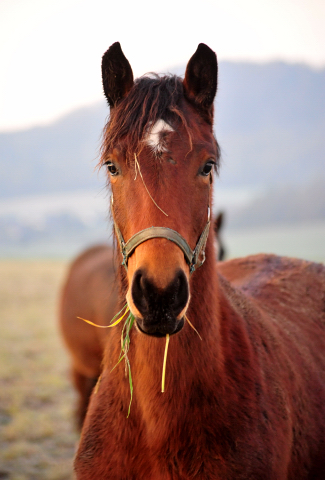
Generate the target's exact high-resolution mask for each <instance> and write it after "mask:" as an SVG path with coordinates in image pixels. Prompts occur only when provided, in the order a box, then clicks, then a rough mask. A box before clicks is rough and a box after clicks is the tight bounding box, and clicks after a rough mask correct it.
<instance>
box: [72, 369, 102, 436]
mask: <svg viewBox="0 0 325 480" xmlns="http://www.w3.org/2000/svg"><path fill="white" fill-rule="evenodd" d="M72 379H73V383H74V386H75V388H76V389H77V391H78V393H79V400H78V406H77V410H76V413H75V416H76V423H77V427H78V429H79V430H81V428H82V425H83V423H84V420H85V416H86V413H87V409H88V404H89V400H90V395H91V393H92V391H93V389H94V387H95V385H96V383H97V380H98V377H96V378H89V377H86V376H85V375H83V374H82V373H80V372H78V370H76V369H75V368H73V369H72Z"/></svg>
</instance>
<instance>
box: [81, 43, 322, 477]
mask: <svg viewBox="0 0 325 480" xmlns="http://www.w3.org/2000/svg"><path fill="white" fill-rule="evenodd" d="M116 52H117V53H116ZM117 60H118V62H120V63H119V69H118V70H115V74H116V75H120V77H119V78H120V81H121V82H124V83H123V85H124V87H125V88H124V87H123V85H122V86H120V87H119V89H118V92H114V91H113V92H111V90H110V88H111V87H110V85H109V82H108V83H106V84H105V85H104V89H105V93H106V96H107V98H108V101H109V103H110V105H111V107H112V109H113V111H112V125H113V133H112V132H111V131H110V123H109V124H108V126H107V130H106V137H105V142H104V143H105V146H104V151H103V161H106V158H109V161H110V162H111V163H112V164H113V165H115V166H116V168H117V169H118V175H116V176H115V175H114V176H112V178H111V183H112V191H113V195H114V207H113V210H114V218H115V221H117V222H118V225H119V228H120V229H121V230H122V233H123V236H124V238H130V236H131V235H133V234H134V233H135V232H136V231H139V230H141V229H143V228H145V227H146V226H149V225H150V223H149V225H148V222H152V223H151V224H153V225H164V226H168V227H170V228H173V229H175V230H177V231H178V232H179V233H180V234H181V235H183V237H184V238H185V239H186V240H187V242H188V243H189V244H190V245H192V246H193V245H195V242H196V239H197V237H198V235H199V234H200V232H201V231H202V227H203V226H204V224H205V222H206V215H207V214H206V207H207V204H208V203H209V202H210V204H211V196H210V193H211V192H210V188H209V177H208V176H205V175H202V166H204V165H206V163H205V162H207V160H208V159H209V158H211V157H212V158H215V159H216V160H217V157H218V149H217V144H216V142H215V141H214V139H213V134H212V110H213V109H212V100H213V97H214V93H215V87H216V72H217V66H216V59H215V57H214V54H213V52H211V50H210V49H208V47H206V46H202V45H200V46H199V47H198V50H197V52H196V53H195V55H194V56H193V57H192V59H191V60H190V62H189V66H188V68H187V71H186V75H185V80H184V82H183V84H182V83H181V82H180V80H175V82H176V83H175V85H176V87H177V88H176V87H175V89H174V90H173V92H176V91H177V92H178V94H177V95H178V97H177V98H176V99H175V101H174V100H173V102H171V105H172V106H173V109H174V110H173V111H174V113H175V109H176V111H177V112H178V113H177V115H178V117H177V119H176V118H175V116H171V117H170V118H169V117H168V115H167V113H166V112H165V110H164V109H162V110H161V111H160V110H159V108H160V107H159V106H161V105H162V103H161V101H160V100H159V98H158V96H155V97H152V96H148V97H146V101H143V102H142V104H143V109H142V110H141V112H142V114H143V115H144V113H143V112H147V114H146V115H149V116H148V118H149V120H148V118H147V117H146V118H147V120H148V122H149V124H148V123H147V124H146V121H145V120H143V122H142V120H141V122H142V123H141V122H140V124H139V122H138V119H137V118H136V115H135V113H136V112H135V110H134V108H133V107H134V100H135V98H136V97H137V94H139V95H140V93H141V92H140V90H139V89H140V87H141V86H143V88H149V87H150V88H151V87H152V88H156V89H159V86H158V83H154V82H156V80H155V81H153V82H150V81H148V82H147V81H144V82H142V83H141V81H140V82H139V83H138V84H135V86H134V87H131V86H130V85H131V81H130V76H129V75H130V68H129V64H128V62H127V63H125V65H124V68H123V62H124V60H123V55H122V56H121V51H120V48H119V46H118V44H114V45H113V47H111V49H109V50H108V52H107V53H106V54H105V56H104V60H103V78H104V79H106V77H107V75H108V73H107V72H111V74H112V75H113V74H114V65H115V63H116V61H117ZM211 65H212V67H211V68H210V66H211ZM173 81H174V80H172V82H171V84H173ZM162 83H163V84H164V87H163V88H164V89H166V88H167V87H168V86H169V85H170V83H169V80H166V79H164V80H163V82H162ZM112 84H113V85H115V86H116V78H115V79H114V82H113V83H112ZM153 85H155V87H153ZM166 86H167V87H166ZM126 87H127V88H126ZM114 88H115V87H114ZM128 89H131V90H128ZM137 89H138V90H137ZM168 91H169V94H170V90H168ZM182 91H183V94H182ZM120 92H124V93H123V95H124V98H123V99H122V100H121V98H120ZM129 92H130V93H129ZM155 92H156V93H157V90H155ZM158 93H159V92H158ZM150 98H151V99H152V98H155V107H156V106H157V105H158V107H159V108H158V109H157V110H156V112H159V115H160V116H161V118H163V119H164V120H165V121H168V119H169V121H170V122H171V123H172V124H173V126H174V130H175V128H176V126H177V131H175V132H172V133H170V134H169V135H170V136H169V137H168V140H167V147H168V149H169V152H170V153H169V154H170V156H171V157H172V159H173V161H174V164H173V167H170V163H167V162H166V155H165V156H163V157H162V158H161V159H159V161H157V160H158V159H155V160H154V161H155V163H153V158H152V152H150V151H149V150H148V149H147V148H146V147H143V148H142V149H141V148H139V151H138V159H139V163H140V165H141V169H142V174H143V177H144V178H145V179H146V182H147V186H148V188H149V190H150V191H151V192H154V194H155V199H156V200H157V202H158V203H159V206H160V207H161V208H163V209H164V210H169V213H170V216H169V217H168V218H164V217H163V214H162V213H161V212H160V211H159V210H158V209H157V208H156V206H155V205H153V203H152V201H151V199H150V198H149V197H148V195H147V193H146V191H145V190H144V188H143V184H142V183H141V180H140V179H137V180H135V179H134V165H133V163H132V157H131V158H130V157H129V156H128V152H129V149H130V145H131V146H132V145H134V141H135V138H136V137H135V136H132V135H131V137H132V138H131V140H130V143H128V141H129V139H128V133H127V132H125V131H124V130H123V129H122V130H123V132H124V133H123V135H122V134H121V135H120V136H119V131H118V129H117V125H118V120H119V119H120V121H121V123H122V124H123V128H126V125H127V122H130V125H129V130H130V129H131V126H132V122H133V121H135V122H137V123H136V124H137V125H138V127H139V128H138V130H137V132H138V136H139V142H140V143H141V139H142V138H143V136H144V135H145V133H146V128H148V125H150V121H151V120H152V122H153V124H154V121H156V120H157V118H156V117H155V115H156V114H155V115H153V111H154V108H153V107H152V109H150V108H149V107H150V101H149V99H150ZM114 99H115V100H114ZM119 102H120V103H119ZM128 102H130V103H128ZM159 102H160V103H159ZM140 103H141V102H140ZM164 105H165V103H164ZM148 106H149V107H148ZM147 107H148V108H147ZM164 108H165V107H164ZM123 109H124V110H123ZM132 109H133V110H132ZM146 109H147V110H146ZM123 112H124V113H123ZM164 112H165V113H164ZM179 112H181V113H182V115H183V118H182V117H181V116H179ZM139 114H140V113H139ZM157 114H158V113H157ZM123 115H124V117H123ZM150 115H153V117H152V116H150ZM164 115H167V117H168V118H167V117H166V118H164ZM150 119H151V120H150ZM180 119H181V120H180ZM133 133H134V132H133ZM115 144H116V145H118V146H116V148H115V146H114V145H115ZM165 259H166V260H165ZM175 272H176V273H175ZM179 272H184V275H186V277H185V276H184V275H183V276H182V277H181V276H180V274H179ZM140 274H141V277H139V275H140ZM175 275H176V276H175ZM177 275H178V277H177ZM173 276H174V278H182V279H183V280H182V281H183V282H184V281H186V282H188V285H189V289H190V294H191V297H190V299H189V302H188V305H187V312H186V315H187V316H188V318H189V319H190V320H191V322H192V323H193V324H194V326H195V328H196V329H197V330H198V332H199V333H200V335H201V337H202V341H201V340H200V339H199V337H198V335H197V334H196V332H195V331H194V330H193V329H191V328H190V326H189V325H188V324H186V323H185V326H184V327H183V328H182V329H181V331H180V332H179V333H178V334H177V335H174V336H172V337H171V339H170V346H169V352H168V359H167V374H166V389H165V393H164V394H162V393H161V392H160V381H161V370H162V359H163V353H164V346H165V342H164V340H162V339H161V338H157V337H156V336H152V335H144V334H143V333H142V332H141V331H140V329H139V322H141V321H142V320H143V321H145V320H146V321H147V322H149V321H151V318H153V319H154V320H156V317H155V316H154V315H155V314H156V313H155V312H154V311H153V312H152V311H149V314H147V313H146V310H145V308H143V311H136V312H135V315H136V316H137V315H139V318H137V319H136V324H137V326H138V328H133V329H132V331H131V345H130V351H129V361H130V365H131V370H132V378H133V385H134V393H133V402H132V406H131V413H130V416H129V418H127V412H128V406H129V399H130V391H129V382H128V379H127V378H126V377H125V369H124V365H123V363H122V362H121V363H120V364H119V365H118V366H117V367H116V368H113V367H114V366H115V365H116V362H117V359H118V357H119V353H120V335H121V328H119V327H116V328H113V329H112V330H111V331H110V334H109V336H108V337H107V340H106V346H105V354H104V359H103V370H102V376H101V381H100V383H99V386H98V391H97V393H94V394H93V395H92V397H91V401H90V404H89V408H88V412H87V415H86V418H85V423H84V426H83V429H82V434H81V439H80V444H79V449H78V453H77V456H76V461H75V469H76V474H77V478H78V480H93V479H94V480H95V479H96V480H97V479H113V480H129V479H130V480H131V479H134V480H144V479H146V480H147V479H151V480H191V479H200V480H244V479H247V480H248V479H255V480H324V478H325V473H324V472H325V455H324V447H325V445H324V439H325V355H324V352H325V267H324V266H323V265H319V264H313V263H310V262H306V261H303V260H294V259H289V258H281V257H276V256H272V255H256V256H251V257H247V258H245V259H238V260H231V261H228V262H224V263H219V264H217V263H216V262H215V252H214V239H213V232H210V235H209V238H208V242H207V246H206V262H205V263H204V264H203V266H202V267H201V268H199V269H198V270H197V271H195V272H194V274H193V275H192V276H191V277H190V275H189V272H188V267H187V266H186V264H185V263H184V259H183V258H181V256H180V254H179V249H178V247H177V246H175V245H172V244H171V242H170V243H168V241H167V240H164V239H154V240H150V241H147V242H145V243H143V244H141V246H140V247H138V248H137V249H136V250H135V252H134V253H133V254H132V256H131V257H130V259H129V265H128V271H127V272H125V271H124V270H123V268H122V267H119V284H120V287H121V291H120V294H121V297H120V303H121V304H123V302H125V295H127V298H128V302H129V306H130V308H131V310H132V309H133V308H134V303H135V301H136V299H135V293H137V294H138V292H139V291H140V294H141V295H142V294H143V295H144V288H143V285H150V288H149V287H148V291H147V292H145V293H146V294H147V293H148V292H149V294H152V292H155V298H154V301H155V302H156V303H153V304H154V305H155V306H156V305H160V304H159V301H160V300H161V298H163V295H166V292H168V285H169V284H170V282H171V279H172V278H173ZM135 278H141V281H142V284H141V281H139V285H138V290H133V289H132V288H133V287H132V286H133V285H134V282H135ZM184 278H185V280H184ZM175 284H176V283H175ZM157 285H159V288H156V286H157ZM141 288H143V291H142V290H141ZM146 288H147V287H146ZM174 300H175V299H174V298H173V295H170V301H171V302H172V301H174ZM142 301H143V302H144V305H145V306H146V305H150V302H151V301H152V299H151V298H149V299H148V297H143V298H142ZM145 302H147V304H146V303H145ZM137 304H138V305H140V307H141V302H139V301H138V303H137ZM140 307H139V308H140ZM164 308H165V310H166V311H167V314H168V315H167V314H166V311H160V312H159V315H161V316H162V318H165V316H166V318H167V316H168V318H172V321H173V322H174V323H175V325H179V323H178V322H179V321H180V320H179V319H178V318H177V315H176V314H175V315H174V317H173V311H172V309H169V305H168V303H164ZM140 309H141V308H140ZM159 315H158V316H159ZM140 316H142V317H143V318H140ZM172 326H173V325H172ZM157 328H158V329H159V328H160V326H159V324H158V327H157ZM157 332H158V333H159V330H157ZM75 355H76V357H78V353H77V352H75Z"/></svg>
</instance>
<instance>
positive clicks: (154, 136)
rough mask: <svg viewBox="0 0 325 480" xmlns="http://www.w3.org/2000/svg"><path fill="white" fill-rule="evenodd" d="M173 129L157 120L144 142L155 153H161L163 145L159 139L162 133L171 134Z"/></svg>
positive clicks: (162, 121)
mask: <svg viewBox="0 0 325 480" xmlns="http://www.w3.org/2000/svg"><path fill="white" fill-rule="evenodd" d="M173 131H174V129H173V128H172V127H171V126H170V125H168V123H166V122H165V121H164V120H162V119H160V120H158V121H157V122H156V123H155V124H154V125H153V127H152V128H151V129H150V131H149V134H148V135H147V137H146V142H147V144H148V145H149V147H151V148H152V149H153V150H154V151H155V152H163V151H164V145H163V139H162V138H161V136H162V133H164V132H173Z"/></svg>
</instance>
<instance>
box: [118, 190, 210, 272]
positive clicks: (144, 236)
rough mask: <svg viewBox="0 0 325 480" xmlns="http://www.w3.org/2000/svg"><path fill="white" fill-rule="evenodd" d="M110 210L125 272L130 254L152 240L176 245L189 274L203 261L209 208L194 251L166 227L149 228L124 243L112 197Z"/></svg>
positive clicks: (207, 233)
mask: <svg viewBox="0 0 325 480" xmlns="http://www.w3.org/2000/svg"><path fill="white" fill-rule="evenodd" d="M111 208H112V214H113V221H114V228H115V233H116V236H117V239H118V242H119V245H120V249H121V253H122V256H123V261H122V265H124V267H125V268H126V270H127V264H128V259H129V257H130V255H131V253H132V252H133V251H134V250H135V249H136V248H137V247H138V246H139V245H141V243H143V242H146V241H147V240H150V239H152V238H166V239H167V240H170V241H171V242H174V243H176V245H177V246H178V247H179V248H180V249H181V250H182V252H183V253H184V256H185V259H186V261H187V263H188V265H189V267H190V274H192V273H193V272H194V271H195V270H197V269H198V268H199V267H201V265H203V263H204V261H205V246H206V243H207V239H208V235H209V229H210V207H208V220H207V223H206V225H205V227H204V229H203V231H202V233H201V235H200V238H199V239H198V241H197V244H196V246H195V248H194V250H192V249H191V247H190V246H189V244H188V243H187V241H186V240H185V238H184V237H182V235H180V234H179V233H178V232H176V230H172V229H171V228H168V227H149V228H145V229H144V230H141V231H140V232H138V233H136V234H135V235H133V237H131V238H130V239H129V240H128V241H127V242H125V241H124V238H123V235H122V233H121V231H120V229H119V227H118V226H117V223H116V221H115V218H114V213H113V196H112V197H111Z"/></svg>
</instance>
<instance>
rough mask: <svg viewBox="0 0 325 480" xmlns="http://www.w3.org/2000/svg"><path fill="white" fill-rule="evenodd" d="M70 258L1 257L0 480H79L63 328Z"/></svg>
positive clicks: (72, 393) (72, 403) (71, 391)
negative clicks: (60, 307) (60, 311)
mask: <svg viewBox="0 0 325 480" xmlns="http://www.w3.org/2000/svg"><path fill="white" fill-rule="evenodd" d="M65 269H66V263H64V262H60V261H44V260H43V261H41V260H34V261H27V260H26V261H21V260H20V261H13V260H12V261H9V260H8V261H5V260H2V261H0V312H1V336H0V479H10V480H68V479H72V478H73V475H72V459H73V455H74V450H75V446H76V442H77V438H78V437H77V434H76V432H75V430H74V422H73V406H74V402H75V394H74V391H73V389H72V387H71V383H70V380H69V367H68V358H67V355H66V352H65V350H64V348H63V346H62V343H61V339H60V336H59V333H58V331H57V321H56V317H57V314H56V311H57V298H58V290H59V286H60V284H61V283H62V279H63V276H64V272H65Z"/></svg>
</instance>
